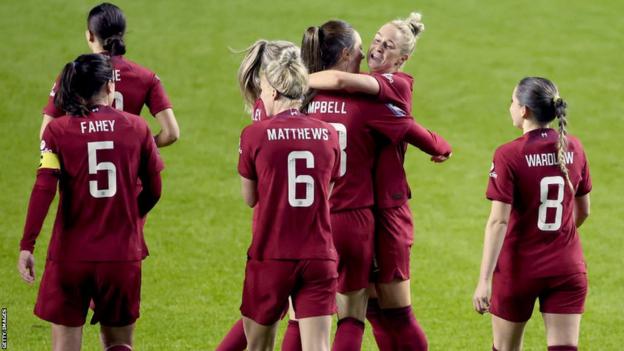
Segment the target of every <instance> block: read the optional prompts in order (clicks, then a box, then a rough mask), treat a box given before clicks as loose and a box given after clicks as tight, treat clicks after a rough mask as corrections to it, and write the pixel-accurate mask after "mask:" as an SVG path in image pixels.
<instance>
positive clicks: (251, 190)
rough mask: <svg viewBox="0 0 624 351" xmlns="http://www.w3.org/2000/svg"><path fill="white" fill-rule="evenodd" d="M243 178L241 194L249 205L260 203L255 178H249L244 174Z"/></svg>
mask: <svg viewBox="0 0 624 351" xmlns="http://www.w3.org/2000/svg"><path fill="white" fill-rule="evenodd" d="M240 178H241V194H242V195H243V200H245V203H246V204H247V205H248V206H249V207H254V206H256V204H257V203H258V186H257V182H256V181H255V180H251V179H247V178H245V177H243V176H241V177H240Z"/></svg>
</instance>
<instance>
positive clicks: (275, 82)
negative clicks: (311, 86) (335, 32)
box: [265, 44, 308, 100]
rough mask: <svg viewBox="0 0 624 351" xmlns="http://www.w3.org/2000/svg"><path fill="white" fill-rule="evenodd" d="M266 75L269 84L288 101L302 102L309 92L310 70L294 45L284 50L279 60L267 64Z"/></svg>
mask: <svg viewBox="0 0 624 351" xmlns="http://www.w3.org/2000/svg"><path fill="white" fill-rule="evenodd" d="M265 74H266V78H267V81H268V82H269V84H270V85H271V86H272V87H273V88H274V89H275V90H277V92H278V93H279V94H281V95H282V96H284V97H286V98H288V99H291V100H301V99H302V98H303V96H304V95H305V93H306V92H307V91H308V70H307V69H306V67H305V66H304V64H303V62H302V61H301V55H300V50H299V48H298V47H296V46H295V45H294V44H291V46H290V47H287V48H284V49H283V50H282V52H281V53H280V55H279V58H278V59H276V60H273V61H271V62H267V65H266V69H265Z"/></svg>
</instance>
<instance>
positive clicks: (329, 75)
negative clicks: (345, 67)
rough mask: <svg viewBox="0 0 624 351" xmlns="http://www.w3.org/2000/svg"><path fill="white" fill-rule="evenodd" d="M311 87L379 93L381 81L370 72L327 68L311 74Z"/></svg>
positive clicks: (371, 93)
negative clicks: (359, 72) (351, 71)
mask: <svg viewBox="0 0 624 351" xmlns="http://www.w3.org/2000/svg"><path fill="white" fill-rule="evenodd" d="M309 84H310V88H312V89H318V90H344V91H348V92H352V93H364V94H370V95H377V94H379V82H377V80H376V79H375V78H373V77H372V76H370V75H368V74H357V73H349V72H343V71H337V70H326V71H320V72H316V73H312V74H310V80H309Z"/></svg>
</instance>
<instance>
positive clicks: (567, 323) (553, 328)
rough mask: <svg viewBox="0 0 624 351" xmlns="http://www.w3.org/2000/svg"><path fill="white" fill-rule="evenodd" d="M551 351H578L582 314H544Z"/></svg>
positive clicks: (547, 339)
mask: <svg viewBox="0 0 624 351" xmlns="http://www.w3.org/2000/svg"><path fill="white" fill-rule="evenodd" d="M542 317H543V318H544V325H545V326H546V341H547V342H548V350H549V351H555V350H556V351H576V350H577V345H578V340H579V331H580V328H581V315H580V314H555V313H542Z"/></svg>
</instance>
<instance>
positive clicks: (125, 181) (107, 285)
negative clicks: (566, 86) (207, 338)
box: [18, 3, 591, 351]
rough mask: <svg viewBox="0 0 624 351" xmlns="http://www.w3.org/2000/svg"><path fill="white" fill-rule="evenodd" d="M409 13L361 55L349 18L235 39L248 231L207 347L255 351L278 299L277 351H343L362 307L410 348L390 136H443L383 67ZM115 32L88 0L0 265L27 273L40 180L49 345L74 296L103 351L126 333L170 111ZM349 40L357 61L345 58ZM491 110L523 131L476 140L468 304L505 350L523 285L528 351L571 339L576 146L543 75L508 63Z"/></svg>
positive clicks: (119, 30) (68, 324)
mask: <svg viewBox="0 0 624 351" xmlns="http://www.w3.org/2000/svg"><path fill="white" fill-rule="evenodd" d="M424 29H425V27H424V25H423V23H422V21H421V15H420V14H418V13H411V14H410V15H409V16H408V17H407V18H406V19H399V20H393V21H390V22H388V23H386V24H384V25H383V26H381V27H380V29H379V30H378V31H377V32H376V34H375V35H374V37H373V39H372V41H371V44H370V47H369V49H368V51H367V52H366V54H364V52H363V50H362V40H361V38H360V35H359V33H358V32H357V31H356V30H355V29H354V28H353V27H352V26H351V25H349V24H348V23H346V22H344V21H340V20H331V21H328V22H326V23H324V24H322V25H320V26H312V27H309V28H307V29H306V30H305V31H304V33H303V40H302V43H301V47H297V46H296V45H295V44H293V43H290V42H287V41H266V40H258V41H257V42H256V43H254V44H253V45H252V46H250V47H249V48H248V49H247V50H246V51H245V57H244V59H243V61H242V63H241V65H240V68H239V71H238V81H239V84H240V90H241V93H242V95H243V98H244V101H245V103H246V105H247V107H248V108H249V111H250V112H251V120H252V123H251V124H250V125H248V126H247V127H246V128H244V129H243V131H242V133H241V136H240V145H239V161H238V173H239V175H240V179H241V192H242V197H243V199H244V201H245V203H246V204H247V205H249V206H250V207H252V208H253V212H254V213H253V222H252V241H251V245H250V247H249V249H248V251H247V263H246V268H245V280H244V283H243V287H242V301H241V307H240V312H241V315H242V318H241V319H240V320H239V321H237V322H236V323H235V324H234V325H233V327H232V328H231V330H230V331H229V332H228V333H227V335H226V336H225V337H224V339H223V340H222V341H221V343H220V344H219V345H218V346H217V350H220V351H226V350H230V351H234V350H245V349H248V350H272V349H273V348H274V343H275V337H276V331H277V325H278V323H279V322H280V320H282V319H284V318H285V317H286V315H288V326H287V328H286V333H285V335H284V338H283V343H282V345H281V349H282V350H330V349H332V350H335V351H341V350H359V349H360V348H361V346H362V338H363V334H364V325H365V321H366V320H368V321H369V322H370V324H371V326H372V332H373V335H374V337H375V341H376V343H377V347H378V348H379V350H382V351H390V350H427V349H428V341H427V337H426V335H425V331H424V330H423V328H421V326H420V325H419V323H418V322H417V320H416V318H415V315H414V312H413V310H412V303H411V291H410V251H411V246H412V244H413V241H414V235H413V223H412V212H411V210H410V208H409V205H408V200H409V199H410V198H411V191H410V188H409V184H408V182H407V175H406V170H405V168H404V166H403V161H404V157H405V153H406V151H407V149H408V147H409V145H412V146H415V147H417V148H418V149H420V150H421V151H422V152H425V153H426V154H428V155H429V156H430V158H431V161H433V162H436V163H443V162H445V161H447V160H448V159H449V158H450V157H451V155H452V149H451V146H450V144H449V143H448V142H447V141H446V140H445V139H444V138H443V137H441V136H440V135H438V134H437V133H435V132H433V131H430V130H428V129H426V128H425V127H423V126H422V125H420V124H419V123H417V122H416V120H415V119H414V117H413V115H414V114H415V112H414V111H415V110H413V109H412V89H413V78H412V77H411V76H410V75H409V74H407V73H406V72H403V71H402V69H403V66H404V64H405V63H406V61H407V60H409V59H410V57H411V56H412V53H413V52H414V49H415V46H416V42H417V40H418V38H419V37H420V35H421V34H422V32H423V31H424ZM125 30H126V25H125V17H124V15H123V13H122V11H121V10H120V9H119V8H118V7H117V6H115V5H112V4H108V3H103V4H101V5H98V6H96V7H94V8H93V9H92V10H91V12H90V13H89V16H88V19H87V30H86V39H87V42H88V44H89V47H90V49H91V51H92V52H93V53H92V54H87V55H81V56H79V57H78V58H76V59H75V60H74V61H72V62H70V63H67V64H66V65H65V67H64V69H63V71H62V72H61V74H60V76H59V78H58V79H57V81H56V83H55V85H54V87H53V89H52V92H51V94H50V98H49V102H48V105H47V106H46V107H45V109H44V111H43V113H44V116H43V123H42V127H41V163H40V166H39V169H38V171H37V178H36V182H35V185H34V187H33V190H32V193H31V198H30V203H29V207H28V213H27V217H26V224H25V228H24V235H23V238H22V241H21V243H20V250H21V251H20V255H19V259H18V269H19V272H20V274H21V276H22V278H23V279H24V280H25V281H26V282H28V283H33V282H34V280H35V273H34V256H33V251H34V247H35V241H36V238H37V236H38V235H39V232H40V231H41V227H42V225H43V221H44V219H45V217H46V214H47V211H48V209H49V207H50V204H51V203H52V200H53V199H54V196H55V194H56V191H57V186H58V189H59V194H60V201H59V207H58V211H57V216H56V221H55V224H54V229H53V233H52V238H51V241H50V245H49V249H48V255H47V260H46V265H45V271H44V274H43V277H42V281H41V284H40V289H39V294H38V297H37V302H36V305H35V314H36V315H37V316H38V317H40V318H41V319H43V320H46V321H48V322H50V323H51V324H52V348H53V350H80V348H81V342H82V326H83V325H84V323H85V321H86V316H87V312H88V309H89V308H91V309H92V310H93V319H92V320H91V323H92V324H95V323H98V322H99V323H100V332H101V340H102V346H103V348H104V350H110V351H128V350H132V336H133V331H134V326H135V322H136V320H137V319H138V317H139V305H140V287H141V265H142V260H144V259H145V258H146V257H147V255H148V250H147V245H146V243H145V239H144V236H143V226H144V224H145V220H146V216H147V214H148V212H149V211H150V210H151V209H152V208H153V207H154V206H155V205H156V203H157V202H158V200H159V197H160V194H161V188H162V184H161V178H160V172H161V171H162V169H163V168H164V165H163V162H162V160H161V159H160V156H159V154H158V151H157V148H158V147H164V146H167V145H169V144H171V143H173V142H175V141H176V140H177V138H178V137H179V128H178V124H177V121H176V118H175V116H174V113H173V109H172V105H171V103H170V101H169V99H168V97H167V94H166V93H165V90H164V88H163V86H162V84H161V83H160V80H159V79H158V77H157V76H156V75H155V74H154V73H152V72H151V71H149V70H148V69H146V68H144V67H142V66H140V65H138V64H136V63H134V62H131V61H129V60H127V59H126V58H125V57H124V56H123V54H125V51H126V50H125V44H124V41H123V37H124V33H125ZM364 57H366V59H367V63H368V68H369V72H360V63H361V61H362V59H363V58H364ZM143 105H146V106H148V108H149V110H150V112H151V114H152V115H153V116H154V117H155V118H156V119H157V121H158V123H159V125H160V128H161V130H160V132H159V133H158V134H157V135H156V136H153V135H152V134H151V132H150V129H149V126H148V125H147V123H146V122H145V120H144V119H142V118H141V117H139V116H137V115H138V114H139V113H140V111H141V109H142V107H143ZM509 111H510V115H511V119H512V123H513V125H514V126H515V127H517V128H519V129H522V132H523V135H522V136H521V137H519V138H518V139H515V140H513V141H511V142H509V143H506V144H504V145H502V146H501V147H499V148H498V149H497V150H496V152H495V153H494V159H493V163H492V167H491V169H490V172H489V183H488V186H487V191H486V197H487V198H488V199H489V200H491V204H492V209H491V213H490V216H489V219H488V221H487V224H486V229H485V239H484V249H483V257H482V262H481V272H480V276H479V279H478V283H477V287H476V289H475V293H474V297H473V305H474V308H475V310H476V311H477V312H479V313H485V312H489V313H490V314H491V315H492V327H493V346H492V349H493V350H520V349H521V347H522V338H523V332H524V326H525V324H526V322H527V321H528V320H529V319H530V317H531V315H532V312H533V308H534V304H535V301H536V299H539V301H540V311H541V312H542V316H543V318H544V321H545V325H546V334H547V335H546V336H547V345H548V350H563V351H565V350H577V345H578V335H579V328H580V319H581V314H582V312H583V310H584V303H585V298H586V295H587V277H586V268H585V262H584V258H583V254H582V249H581V244H580V239H579V234H578V230H577V228H578V227H580V226H581V224H582V223H583V222H584V220H585V219H586V218H587V216H588V215H589V192H590V191H591V178H590V175H589V168H588V162H587V159H586V157H585V153H584V151H583V147H582V145H581V143H580V142H579V141H578V139H576V138H574V137H572V136H570V135H568V133H567V116H566V103H565V101H564V100H563V99H562V98H561V97H560V96H559V91H558V89H557V87H556V86H555V85H554V84H553V83H552V82H551V81H549V80H548V79H545V78H539V77H527V78H524V79H522V80H521V81H520V82H519V83H518V84H517V85H516V86H515V88H514V89H513V92H512V97H511V106H510V108H509ZM555 120H556V122H557V123H558V128H557V129H552V128H550V124H551V123H552V122H554V121H555ZM424 215H426V214H424ZM241 254H242V253H241ZM335 314H337V319H338V324H337V327H336V328H335V329H336V331H335V335H334V337H333V345H330V339H331V337H330V333H331V330H332V320H333V319H332V317H333V316H334V315H335ZM233 315H234V311H233Z"/></svg>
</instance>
